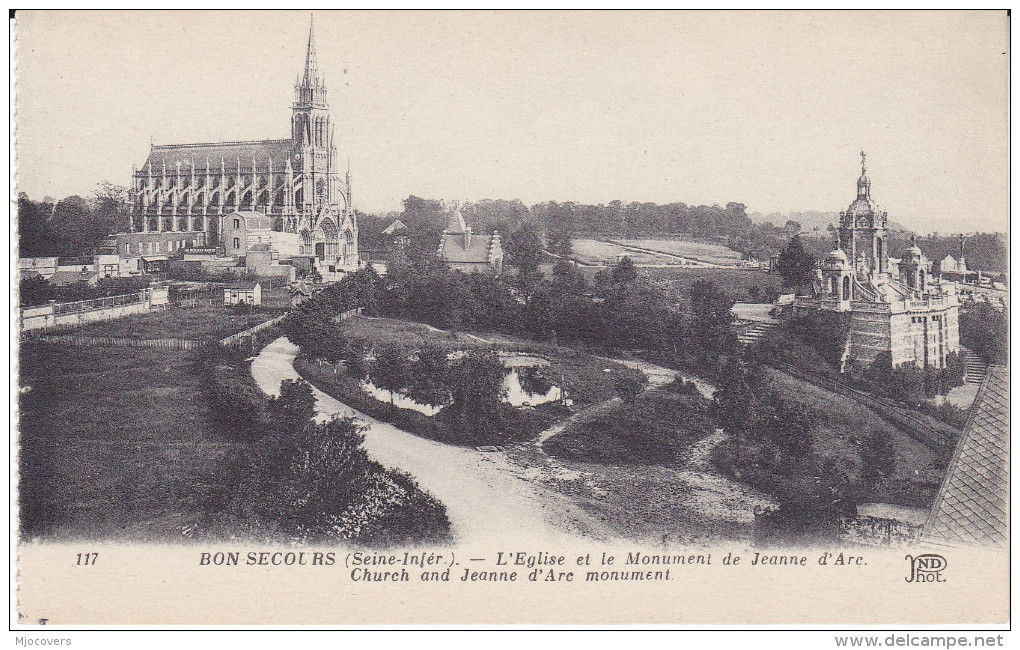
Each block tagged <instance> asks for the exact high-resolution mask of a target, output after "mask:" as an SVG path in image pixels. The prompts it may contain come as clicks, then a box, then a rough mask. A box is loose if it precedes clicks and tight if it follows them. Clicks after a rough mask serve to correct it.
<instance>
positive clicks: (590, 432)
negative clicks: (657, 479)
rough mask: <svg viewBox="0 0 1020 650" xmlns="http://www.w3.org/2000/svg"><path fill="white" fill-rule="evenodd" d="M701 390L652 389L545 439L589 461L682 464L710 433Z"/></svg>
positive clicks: (555, 449)
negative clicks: (695, 392) (697, 392)
mask: <svg viewBox="0 0 1020 650" xmlns="http://www.w3.org/2000/svg"><path fill="white" fill-rule="evenodd" d="M712 430H713V424H712V421H711V419H710V418H709V417H708V414H707V402H706V400H704V399H703V398H701V396H700V395H697V396H692V395H676V394H674V393H671V392H668V391H666V390H662V389H657V390H651V391H648V392H647V393H645V394H643V395H641V396H640V397H639V398H637V400H636V401H635V402H634V403H630V404H627V405H625V406H623V407H621V408H618V409H615V410H613V411H610V412H608V413H605V414H603V415H599V416H597V417H595V418H592V419H591V420H588V421H583V422H581V423H577V424H571V425H569V426H568V427H567V428H566V429H565V430H564V431H563V432H562V433H559V434H558V435H556V436H553V437H552V438H550V439H549V440H547V441H546V442H545V444H544V445H543V448H544V449H545V450H546V452H547V453H549V454H550V455H552V456H557V457H561V458H569V459H572V460H578V461H581V462H588V463H613V464H621V463H622V464H653V465H670V466H673V465H679V464H682V463H683V462H684V461H685V460H686V456H687V453H688V452H689V450H690V448H691V445H693V444H694V443H695V442H697V441H698V440H701V439H702V438H703V437H705V436H706V435H708V434H709V433H711V432H712Z"/></svg>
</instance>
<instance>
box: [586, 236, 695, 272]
mask: <svg viewBox="0 0 1020 650" xmlns="http://www.w3.org/2000/svg"><path fill="white" fill-rule="evenodd" d="M570 243H571V248H572V251H573V253H572V257H573V258H574V259H575V260H577V261H578V262H580V263H581V264H589V265H597V266H605V265H607V264H609V265H612V264H615V263H616V260H617V259H618V258H619V256H621V255H626V256H627V257H629V258H630V259H631V260H632V261H633V262H634V263H635V264H672V263H674V262H675V260H671V259H670V258H667V257H663V256H662V255H655V254H652V253H642V252H640V251H632V250H628V249H626V248H624V247H623V246H620V245H618V244H611V243H609V242H604V241H599V240H597V239H572V240H571V242H570Z"/></svg>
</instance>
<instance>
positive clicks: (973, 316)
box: [960, 302, 1009, 364]
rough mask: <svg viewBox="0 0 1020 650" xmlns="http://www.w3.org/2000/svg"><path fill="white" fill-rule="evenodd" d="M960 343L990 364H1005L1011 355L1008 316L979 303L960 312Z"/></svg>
mask: <svg viewBox="0 0 1020 650" xmlns="http://www.w3.org/2000/svg"><path fill="white" fill-rule="evenodd" d="M960 343H961V344H962V345H963V346H965V347H967V348H970V349H971V350H973V351H974V352H975V353H976V354H978V355H979V356H980V357H981V358H982V359H984V360H985V361H986V362H988V363H994V364H1004V363H1006V360H1007V358H1008V354H1009V325H1008V323H1007V320H1006V315H1005V313H1003V312H1000V311H999V310H997V309H996V308H995V307H993V306H992V305H990V304H988V303H985V302H979V303H975V304H973V305H971V306H970V307H969V308H968V309H966V310H964V311H961V312H960Z"/></svg>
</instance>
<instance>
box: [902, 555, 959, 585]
mask: <svg viewBox="0 0 1020 650" xmlns="http://www.w3.org/2000/svg"><path fill="white" fill-rule="evenodd" d="M906 560H907V562H910V576H908V577H907V578H904V580H906V581H907V582H945V581H946V579H945V578H943V577H942V572H943V571H945V570H946V566H947V564H948V563H947V562H946V558H944V557H942V556H941V555H939V554H938V553H925V554H924V555H918V556H917V557H914V556H913V555H908V556H907V557H906Z"/></svg>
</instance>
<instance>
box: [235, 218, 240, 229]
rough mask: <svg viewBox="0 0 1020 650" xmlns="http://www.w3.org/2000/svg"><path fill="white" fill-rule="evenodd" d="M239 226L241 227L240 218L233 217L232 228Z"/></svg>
mask: <svg viewBox="0 0 1020 650" xmlns="http://www.w3.org/2000/svg"><path fill="white" fill-rule="evenodd" d="M240 227H241V220H240V219H234V228H235V229H240Z"/></svg>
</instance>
